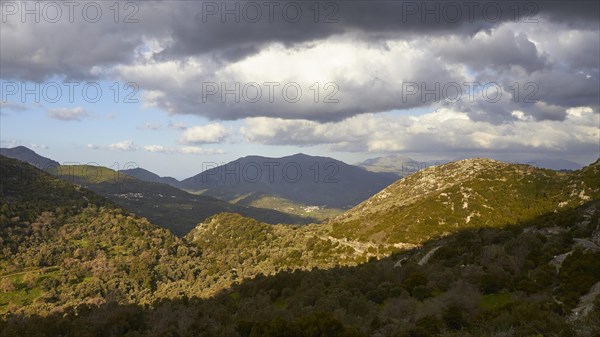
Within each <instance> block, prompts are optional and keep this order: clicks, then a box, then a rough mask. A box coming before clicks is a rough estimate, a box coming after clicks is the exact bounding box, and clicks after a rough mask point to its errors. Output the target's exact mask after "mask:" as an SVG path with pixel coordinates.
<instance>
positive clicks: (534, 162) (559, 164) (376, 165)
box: [356, 155, 583, 177]
mask: <svg viewBox="0 0 600 337" xmlns="http://www.w3.org/2000/svg"><path fill="white" fill-rule="evenodd" d="M462 159H464V158H463V157H460V158H454V159H453V160H428V161H419V160H413V159H412V158H410V157H407V156H402V155H389V156H384V157H376V158H370V159H367V160H365V161H363V162H360V163H358V164H356V165H358V166H360V167H362V168H364V169H366V170H367V171H371V172H391V173H396V174H398V175H399V176H402V177H405V176H407V175H410V174H413V173H415V172H417V171H420V170H422V169H424V168H427V167H430V166H435V165H442V164H446V163H448V162H450V161H459V160H462ZM495 159H497V160H501V161H504V162H507V163H515V164H527V165H531V166H534V167H538V168H546V169H551V170H571V171H574V170H579V169H581V168H582V167H583V165H580V164H578V163H575V162H573V161H570V160H567V159H560V158H557V159H548V158H532V159H526V160H514V159H511V158H510V157H505V156H498V157H495Z"/></svg>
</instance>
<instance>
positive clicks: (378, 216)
mask: <svg viewBox="0 0 600 337" xmlns="http://www.w3.org/2000/svg"><path fill="white" fill-rule="evenodd" d="M598 181H600V172H599V164H598V162H596V163H594V164H592V165H590V166H589V167H587V168H584V169H582V170H579V171H575V172H573V173H560V172H557V171H552V170H546V169H538V168H534V167H531V166H527V165H515V164H507V163H503V162H498V161H494V160H489V159H468V160H462V161H458V162H453V163H449V164H445V165H441V166H435V167H430V168H428V169H425V170H422V171H420V172H418V173H415V174H413V175H411V176H409V177H406V178H404V179H401V180H399V181H397V182H395V183H394V184H392V185H390V186H389V187H387V188H385V189H383V190H382V191H381V192H379V193H377V194H376V195H375V196H373V197H372V198H370V199H368V200H366V201H365V202H363V203H361V204H360V205H358V206H356V207H354V208H353V209H351V210H349V211H348V212H346V213H344V214H343V215H341V216H339V217H337V218H336V219H334V221H333V222H332V223H331V226H332V232H331V235H332V236H334V237H338V238H349V239H354V240H361V241H373V242H381V243H388V244H394V243H399V242H405V243H420V242H423V241H425V240H427V239H429V238H433V237H438V236H441V235H447V234H449V233H452V232H455V231H457V230H458V229H462V228H480V227H497V226H506V225H508V224H517V223H521V222H523V221H528V220H531V219H533V218H535V217H537V216H540V215H542V214H545V213H548V212H554V211H558V210H561V209H568V208H571V207H574V206H578V205H580V204H582V203H584V202H586V201H589V200H592V199H597V198H598V197H599V196H600V187H599V185H598Z"/></svg>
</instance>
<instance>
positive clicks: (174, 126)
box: [168, 121, 187, 130]
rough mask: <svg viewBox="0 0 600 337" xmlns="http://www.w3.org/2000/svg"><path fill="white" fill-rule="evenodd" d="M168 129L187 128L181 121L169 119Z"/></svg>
mask: <svg viewBox="0 0 600 337" xmlns="http://www.w3.org/2000/svg"><path fill="white" fill-rule="evenodd" d="M168 127H169V129H173V130H185V129H187V126H185V124H183V123H181V122H175V123H173V122H171V121H169V126H168Z"/></svg>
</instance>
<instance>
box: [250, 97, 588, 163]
mask: <svg viewBox="0 0 600 337" xmlns="http://www.w3.org/2000/svg"><path fill="white" fill-rule="evenodd" d="M514 115H515V117H517V120H516V121H512V122H506V123H502V124H493V123H490V122H485V121H473V120H471V119H470V118H469V117H468V115H467V113H465V112H461V111H454V110H451V109H438V110H436V111H434V112H430V113H426V114H423V115H419V116H392V115H388V114H378V115H375V114H364V115H359V116H355V117H351V118H348V119H345V120H343V121H341V122H332V123H323V124H321V123H318V122H314V121H308V120H284V119H279V118H265V117H258V118H248V119H246V121H245V126H244V127H242V128H241V129H240V132H241V134H242V135H243V136H244V137H245V138H246V140H247V141H249V142H252V143H261V144H270V145H300V146H305V145H318V144H323V145H326V146H327V147H328V148H329V149H330V150H337V151H350V152H359V151H365V152H376V153H379V152H422V153H427V152H444V151H450V152H457V151H508V150H515V151H532V152H535V151H550V152H552V151H555V152H561V151H590V150H594V148H595V149H596V151H598V150H599V148H598V139H600V128H598V125H600V114H598V113H597V112H594V111H593V109H591V108H589V107H578V108H572V109H569V110H568V111H567V117H566V119H565V120H564V121H554V120H534V119H532V118H527V116H525V115H523V114H522V113H520V112H519V111H515V112H514Z"/></svg>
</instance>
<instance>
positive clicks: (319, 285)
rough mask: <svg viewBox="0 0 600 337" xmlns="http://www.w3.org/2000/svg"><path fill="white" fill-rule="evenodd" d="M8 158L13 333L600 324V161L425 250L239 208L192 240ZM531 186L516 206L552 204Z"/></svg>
mask: <svg viewBox="0 0 600 337" xmlns="http://www.w3.org/2000/svg"><path fill="white" fill-rule="evenodd" d="M0 164H1V169H2V171H1V172H2V180H1V181H2V184H1V185H0V195H1V196H2V201H1V206H0V207H2V213H1V215H2V217H1V218H0V220H1V223H0V230H1V231H0V239H1V240H2V241H0V244H1V247H2V255H1V256H0V267H1V269H0V288H1V289H0V312H2V313H3V314H2V319H0V335H2V336H78V337H79V336H129V337H131V336H267V337H268V336H311V337H312V336H390V337H397V336H497V337H500V336H532V337H533V336H596V335H599V334H600V296H599V294H600V272H599V271H600V262H599V261H600V248H599V247H598V244H600V199H599V198H598V196H597V195H596V194H594V193H596V191H597V189H598V184H599V182H600V179H598V178H600V176H599V173H598V163H596V164H595V165H594V166H590V167H588V168H586V169H585V170H582V171H578V172H575V173H573V174H570V175H555V174H556V173H552V172H546V171H543V172H545V173H544V174H548V175H550V176H551V177H553V178H552V179H559V183H557V185H558V186H566V187H565V188H567V189H569V190H570V191H572V192H570V193H576V194H573V195H571V194H569V193H566V195H567V200H566V201H567V204H563V206H562V207H558V206H556V207H555V208H554V209H552V210H550V211H548V212H543V214H540V215H535V214H534V213H531V215H530V216H527V217H526V219H521V220H515V221H508V222H507V223H505V224H504V225H503V226H502V225H501V224H494V226H480V227H471V226H464V225H465V223H464V222H463V226H462V227H461V228H454V229H453V230H452V231H451V232H447V233H446V234H445V235H444V236H442V237H439V236H438V237H437V238H432V239H425V238H423V239H422V240H421V241H420V242H422V245H420V246H418V247H414V248H408V247H410V246H408V245H404V246H402V245H400V246H393V245H391V244H390V243H387V242H385V241H384V240H380V241H373V240H371V241H366V240H360V236H357V238H359V239H357V240H352V239H350V240H343V239H339V238H336V237H332V236H331V231H332V230H336V227H335V223H334V224H328V225H309V226H285V225H276V226H272V225H268V224H265V223H261V222H259V221H256V220H253V219H248V218H244V217H241V216H239V215H237V214H228V213H226V214H219V215H215V216H213V217H211V218H208V219H206V220H204V221H203V222H202V223H201V224H199V225H198V226H197V227H196V228H195V229H194V230H192V231H191V232H190V233H189V234H188V235H187V236H186V237H185V238H183V239H182V238H178V237H176V236H174V235H172V234H171V233H170V232H169V231H167V230H164V229H161V228H159V227H157V226H155V225H153V224H151V223H149V222H148V221H147V220H145V219H143V218H139V217H137V216H135V215H132V214H129V213H128V212H126V211H124V210H123V209H121V208H119V207H117V206H115V205H114V204H112V203H111V202H110V201H107V200H106V199H104V198H101V197H97V196H94V194H93V193H91V192H89V191H87V190H85V189H83V188H80V187H77V186H74V185H71V184H69V183H67V182H65V181H62V180H60V179H57V178H54V177H52V176H50V175H48V174H46V173H44V172H42V171H39V170H37V169H35V168H33V167H31V166H28V165H25V164H23V163H20V162H17V161H14V160H9V159H6V158H0ZM490 172H491V171H488V173H490ZM419 174H420V173H419ZM419 174H415V175H413V176H411V177H414V176H418V175H419ZM426 174H427V172H426ZM490 174H491V173H490ZM534 174H535V175H536V176H537V174H539V172H534ZM478 177H479V176H478ZM562 179H564V181H566V183H562V181H563V180H562ZM423 181H425V180H423ZM517 181H520V180H517ZM452 183H454V182H452ZM470 183H471V182H470V180H468V179H467V180H465V181H463V184H470ZM509 185H510V184H509ZM485 186H488V185H485ZM485 186H473V191H472V194H476V193H485V192H484V190H485ZM491 186H495V185H491ZM528 186H529V185H528ZM450 188H456V187H450ZM458 188H459V189H460V187H458ZM549 190H552V191H555V190H554V187H550V188H549ZM581 191H583V193H584V194H583V195H584V196H589V200H583V199H585V198H583V199H582V198H581V197H580V196H581V195H582V194H581ZM433 193H437V192H433ZM442 193H443V192H442ZM515 193H516V192H515ZM523 193H530V192H523ZM552 193H554V192H552ZM557 193H559V192H557ZM559 194H560V195H563V194H562V192H560V193H559ZM528 195H529V194H528ZM48 196H51V197H48ZM546 196H548V194H546ZM394 197H396V196H394V195H393V193H391V192H390V194H389V197H388V198H394ZM532 198H533V199H525V198H521V199H520V197H519V196H518V195H514V196H513V199H514V200H517V201H515V202H514V205H516V206H515V207H517V208H526V207H525V205H536V204H537V203H541V204H544V201H538V199H542V200H544V197H543V195H542V196H538V197H534V196H532ZM518 200H525V201H526V203H525V202H524V203H522V204H521V203H519V202H518ZM552 200H553V202H554V201H558V200H557V199H556V200H555V199H552ZM569 201H571V203H569ZM471 202H472V203H473V205H476V204H475V203H476V201H475V200H473V201H470V204H471ZM560 202H563V200H561V201H560ZM515 212H516V213H515V214H521V213H518V212H525V211H523V210H518V209H516V210H515ZM527 214H529V213H527ZM351 216H352V215H350V216H349V217H351ZM348 228H350V227H348ZM428 235H431V236H436V235H435V233H429V234H428ZM594 285H595V286H594ZM594 289H596V291H597V292H594V291H593V290H594ZM591 290H592V292H591V293H590V294H589V295H588V296H585V295H586V294H588V292H590V291H591ZM576 313H578V314H576Z"/></svg>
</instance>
